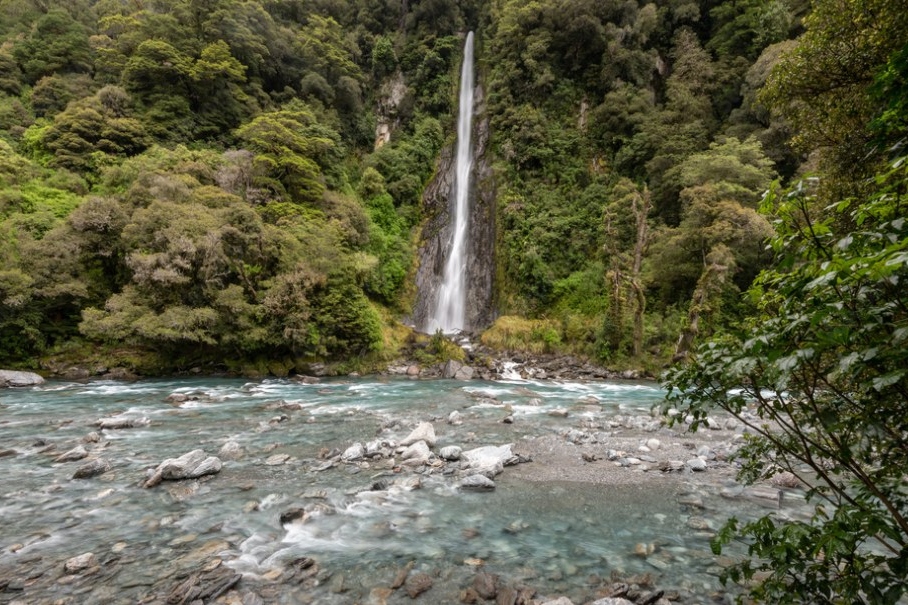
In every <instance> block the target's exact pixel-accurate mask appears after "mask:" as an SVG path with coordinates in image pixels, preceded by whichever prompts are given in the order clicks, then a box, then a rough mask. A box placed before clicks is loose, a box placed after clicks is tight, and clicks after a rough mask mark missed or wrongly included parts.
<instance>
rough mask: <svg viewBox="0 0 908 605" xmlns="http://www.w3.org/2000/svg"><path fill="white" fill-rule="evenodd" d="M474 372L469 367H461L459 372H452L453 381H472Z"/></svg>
mask: <svg viewBox="0 0 908 605" xmlns="http://www.w3.org/2000/svg"><path fill="white" fill-rule="evenodd" d="M475 372H476V370H474V369H473V368H472V367H470V366H462V367H461V368H460V369H459V370H457V371H456V372H454V379H455V380H473V374H474V373H475Z"/></svg>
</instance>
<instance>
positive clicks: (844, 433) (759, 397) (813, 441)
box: [667, 158, 908, 603]
mask: <svg viewBox="0 0 908 605" xmlns="http://www.w3.org/2000/svg"><path fill="white" fill-rule="evenodd" d="M906 166H908V163H906V159H905V158H900V159H899V160H897V161H896V162H895V164H894V165H893V167H892V169H891V170H890V171H888V172H887V173H884V174H880V175H879V176H878V177H877V179H876V184H875V187H874V188H875V191H874V192H873V194H872V195H871V196H870V197H869V198H868V199H866V200H864V199H847V200H843V201H842V202H841V203H840V204H838V205H837V206H836V207H835V208H834V209H833V210H832V212H830V213H829V214H828V215H827V216H824V217H817V216H815V215H814V214H812V212H811V208H812V206H813V203H812V201H811V200H810V195H811V194H810V193H809V190H808V189H804V188H796V189H795V190H793V191H792V192H791V193H790V194H788V195H785V196H781V195H777V196H773V197H770V198H769V199H768V201H767V209H768V210H771V211H772V212H773V213H774V214H775V215H776V216H778V219H777V222H776V229H777V232H778V235H777V237H776V238H774V239H773V242H772V246H773V250H774V252H775V253H776V255H777V264H776V268H775V269H773V270H768V271H765V272H764V273H763V274H761V276H760V277H759V279H758V280H757V282H756V283H755V285H754V287H753V288H752V290H751V292H750V294H751V296H753V297H754V298H755V299H756V300H757V301H758V304H759V306H760V314H759V315H758V316H757V317H755V318H754V319H753V320H752V321H750V322H748V323H747V324H746V325H745V326H742V328H741V329H740V330H735V331H732V332H730V333H728V334H727V335H726V336H725V337H723V338H720V339H717V340H714V341H712V342H710V343H708V344H705V345H703V346H701V347H700V348H699V349H698V351H697V355H696V358H695V360H694V363H693V364H692V365H690V366H688V367H680V368H676V369H674V370H672V371H671V372H670V373H669V374H668V377H667V385H668V388H669V396H668V404H669V405H673V406H675V407H677V408H678V409H679V410H681V411H682V413H684V414H689V415H690V417H691V418H692V419H693V425H692V426H693V427H694V428H696V426H697V425H698V424H699V423H701V422H702V421H703V420H704V419H705V417H706V415H707V414H708V413H709V412H710V410H711V409H713V408H716V407H718V408H720V409H723V410H725V411H727V412H729V413H731V414H732V415H734V416H735V417H737V418H738V419H739V420H740V421H741V422H743V423H744V425H745V426H747V428H748V432H749V435H750V436H749V439H748V441H747V443H746V445H745V447H744V448H743V449H742V450H741V452H740V458H741V460H742V463H743V466H742V470H741V478H742V479H743V480H745V481H747V482H754V481H756V480H759V479H763V478H768V477H771V476H772V475H774V474H775V473H778V472H781V471H788V472H791V473H794V474H795V475H796V476H797V477H798V478H799V479H800V480H801V481H803V482H804V483H805V484H806V485H807V486H808V487H809V490H808V499H809V501H810V502H812V503H813V504H814V514H813V516H812V517H811V519H810V520H809V521H795V520H782V519H778V518H773V517H771V516H769V515H767V516H764V517H763V518H760V519H758V520H756V521H752V522H750V523H746V524H744V525H739V524H738V523H737V522H736V521H734V520H732V521H731V522H730V523H729V524H728V525H727V526H726V528H725V529H724V530H723V531H722V532H721V533H720V536H719V539H718V541H717V547H721V546H722V545H724V544H727V543H728V542H729V541H731V540H732V539H735V538H740V539H743V540H744V541H745V542H746V543H747V544H748V552H749V554H750V555H751V556H752V557H753V559H750V560H745V561H743V562H742V563H740V564H738V565H735V566H733V567H731V568H730V569H728V570H727V571H726V573H725V577H726V579H731V580H734V581H749V580H751V579H753V578H754V577H755V574H756V573H758V572H759V573H763V574H764V579H763V580H762V581H760V582H757V583H756V584H755V585H753V587H752V593H753V596H754V597H756V598H757V599H758V600H761V601H766V602H772V603H800V602H805V601H809V602H818V603H839V602H848V603H895V602H897V601H898V600H899V599H900V598H901V596H902V595H903V594H904V593H905V590H906V586H905V584H904V582H903V580H904V577H905V574H906V572H908V560H906V555H905V553H906V552H908V498H906V494H905V490H904V469H905V468H906V464H908V450H906V448H905V447H904V443H905V439H904V435H905V430H906V426H905V418H906V417H908V409H906V402H908V370H906V361H908V360H906V357H905V347H904V341H905V339H906V338H908V311H906V309H908V298H906V291H905V289H904V287H903V285H902V284H903V282H904V280H905V279H906V278H908V222H906V221H905V219H904V214H905V202H906V200H905V193H904V192H905V185H906V184H908V170H906ZM843 224H848V225H855V228H854V230H844V231H843V229H842V228H841V225H843Z"/></svg>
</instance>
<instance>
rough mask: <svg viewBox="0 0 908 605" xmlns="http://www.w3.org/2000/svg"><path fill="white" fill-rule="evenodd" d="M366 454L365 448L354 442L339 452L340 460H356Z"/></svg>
mask: <svg viewBox="0 0 908 605" xmlns="http://www.w3.org/2000/svg"><path fill="white" fill-rule="evenodd" d="M365 455H366V448H365V447H363V444H362V443H359V442H356V443H354V444H353V445H351V446H350V447H348V448H347V449H346V450H344V453H343V454H341V460H342V461H344V462H355V461H357V460H362V459H363V456H365Z"/></svg>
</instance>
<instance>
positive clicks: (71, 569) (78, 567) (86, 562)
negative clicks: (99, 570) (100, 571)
mask: <svg viewBox="0 0 908 605" xmlns="http://www.w3.org/2000/svg"><path fill="white" fill-rule="evenodd" d="M97 564H98V562H97V560H96V559H95V555H94V554H93V553H90V552H87V553H84V554H81V555H79V556H78V557H73V558H72V559H69V560H68V561H66V563H64V564H63V571H65V572H66V573H79V572H80V571H84V570H86V569H89V568H92V567H94V566H95V565H97Z"/></svg>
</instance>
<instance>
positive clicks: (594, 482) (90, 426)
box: [0, 377, 801, 604]
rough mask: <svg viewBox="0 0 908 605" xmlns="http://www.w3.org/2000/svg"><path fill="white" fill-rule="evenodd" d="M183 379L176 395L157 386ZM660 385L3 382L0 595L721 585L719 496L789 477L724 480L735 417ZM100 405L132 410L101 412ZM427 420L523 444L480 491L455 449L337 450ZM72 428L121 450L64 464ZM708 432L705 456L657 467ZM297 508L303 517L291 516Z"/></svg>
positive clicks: (681, 593)
mask: <svg viewBox="0 0 908 605" xmlns="http://www.w3.org/2000/svg"><path fill="white" fill-rule="evenodd" d="M175 393H176V394H180V395H184V396H185V398H186V400H185V401H180V402H176V403H175V402H173V401H168V400H167V399H168V397H169V396H172V395H173V394H175ZM662 396H663V393H662V391H661V389H660V388H659V387H658V385H655V384H653V383H646V382H591V383H570V382H533V381H516V380H515V381H502V382H482V381H469V382H460V381H453V380H408V379H402V378H400V379H398V378H392V379H386V378H381V377H369V378H355V379H330V380H322V381H319V382H317V383H314V384H305V383H302V382H298V381H293V380H277V379H275V380H263V381H255V382H249V381H244V380H240V379H224V378H197V379H179V380H176V379H171V380H142V381H136V382H111V381H99V382H90V383H69V382H49V383H47V384H45V385H42V386H41V387H35V388H29V389H15V390H13V389H7V390H3V391H0V450H3V452H2V453H3V454H4V456H3V457H2V458H0V460H2V468H3V470H4V475H5V476H4V478H3V484H2V488H0V492H2V501H0V519H2V520H3V521H2V527H0V577H2V578H4V579H5V584H4V583H3V581H0V586H2V587H3V590H2V591H0V603H15V602H18V603H29V604H31V603H63V604H65V603H80V604H81V603H86V604H88V603H99V604H100V603H105V604H107V603H124V604H125V603H139V602H141V603H165V602H167V599H168V596H169V595H171V591H172V590H173V588H174V586H175V585H176V584H178V583H179V581H180V580H182V579H184V578H186V577H188V576H189V575H190V574H192V573H194V572H196V571H198V570H200V569H202V570H207V571H210V570H214V569H216V568H220V569H222V570H230V572H231V573H234V574H238V577H239V578H241V579H239V581H238V582H235V583H234V584H232V585H231V586H230V588H229V590H225V591H224V592H223V594H221V595H220V596H219V597H218V598H217V599H216V600H217V602H223V603H261V602H264V603H307V602H312V603H328V604H333V603H338V604H346V603H369V602H375V603H379V602H387V603H395V602H401V603H402V602H412V601H411V598H410V597H409V596H408V595H407V594H406V592H404V590H397V591H395V590H394V589H393V588H388V587H389V586H390V585H391V584H393V580H394V578H395V576H397V575H398V574H399V573H400V572H401V570H402V569H408V568H409V569H411V573H412V574H416V573H420V574H425V575H426V576H428V577H429V578H431V579H432V587H431V588H430V589H428V591H427V592H425V593H424V594H423V595H422V596H420V597H418V598H419V599H420V600H421V601H422V602H426V603H457V602H460V600H461V598H462V597H463V596H464V595H463V590H464V589H465V588H467V587H469V586H471V582H472V581H473V580H474V578H475V576H476V574H477V572H478V570H482V571H483V572H486V573H490V574H495V575H497V576H499V577H500V581H501V585H502V586H512V587H524V586H525V587H531V588H532V589H533V590H534V591H535V592H536V594H537V596H536V599H537V600H538V601H539V602H545V599H547V598H554V597H556V596H562V595H563V596H567V597H568V598H570V599H572V600H573V602H575V603H584V602H587V601H590V600H592V599H594V598H595V597H596V596H597V595H598V594H601V592H602V590H603V587H605V586H607V585H608V584H609V583H610V582H611V581H616V580H619V579H620V580H623V581H628V580H630V581H634V580H636V581H637V582H638V583H640V584H641V585H643V586H644V587H659V588H661V589H665V590H668V591H669V592H670V593H671V596H673V597H674V598H676V599H678V600H680V601H681V602H686V603H700V602H703V603H706V602H715V599H720V600H726V599H730V597H729V596H728V595H725V594H724V592H723V589H722V587H721V585H720V584H719V581H718V577H717V574H718V572H719V570H720V569H721V565H722V564H725V563H727V559H723V558H717V557H715V556H713V555H712V554H711V553H710V552H709V544H708V540H709V538H710V537H711V536H712V534H713V533H714V531H715V530H716V529H718V527H719V526H720V525H721V523H722V521H723V520H724V519H725V518H726V516H727V515H728V514H730V513H731V512H734V513H735V514H737V515H738V516H739V517H740V516H747V515H750V514H757V513H762V512H764V511H765V507H766V506H767V505H769V506H770V507H771V508H774V509H775V508H778V509H779V514H783V515H792V514H797V512H798V510H799V507H800V506H801V505H800V504H799V502H798V498H797V497H796V496H795V497H791V494H787V495H786V497H785V498H784V499H783V498H782V492H778V493H779V498H780V499H779V500H778V501H776V502H772V501H771V499H770V501H769V502H768V503H767V502H761V501H760V499H759V498H757V499H754V498H741V497H736V495H738V494H740V493H741V491H740V488H737V487H736V486H735V485H734V482H733V475H734V465H733V464H732V463H729V462H726V461H723V459H722V458H723V456H722V452H723V448H726V447H731V444H733V443H734V441H735V438H736V437H735V436H736V435H737V434H738V433H737V431H736V427H734V426H732V425H723V428H721V429H720V430H716V431H708V432H707V434H705V435H701V436H699V437H694V436H690V435H684V434H681V433H679V432H677V430H671V429H668V428H665V427H663V426H661V425H660V421H659V419H658V418H654V417H653V414H652V412H651V410H652V409H653V406H654V405H657V404H658V403H659V402H660V401H661V399H662ZM172 399H173V398H172ZM177 399H183V397H177ZM454 411H456V412H458V414H459V415H460V420H459V422H456V423H453V424H450V423H448V419H449V417H450V415H451V413H452V412H454ZM111 417H116V418H121V419H123V418H128V419H132V420H135V421H136V422H135V423H134V424H136V425H137V426H135V427H133V428H124V429H118V430H99V429H98V428H97V427H96V423H97V421H99V420H100V419H104V418H111ZM503 421H504V422H503ZM420 422H431V423H432V425H433V427H434V429H435V431H436V433H437V436H438V442H437V444H436V445H435V446H434V448H433V450H434V451H435V452H438V451H439V450H440V448H442V447H444V446H448V445H457V446H460V447H462V448H463V449H464V450H468V449H470V448H474V447H479V446H485V445H495V446H500V445H504V444H513V445H512V449H513V450H514V452H515V453H517V454H525V456H524V458H525V459H526V458H531V459H532V461H531V462H524V463H522V464H519V465H517V466H509V467H506V468H505V470H504V472H503V473H502V474H500V475H498V476H497V477H495V482H496V487H495V489H494V490H492V491H486V492H476V491H470V490H466V489H462V488H461V487H460V486H459V477H460V474H459V473H458V472H457V464H456V463H444V462H443V461H441V460H436V459H435V458H434V457H433V463H432V464H429V465H421V466H417V467H407V466H401V464H400V461H399V460H391V459H387V458H373V459H371V460H357V461H354V462H350V463H345V462H343V461H341V460H340V459H339V456H338V454H339V453H340V452H344V451H345V450H346V449H347V448H348V447H350V446H351V445H352V444H354V443H356V442H359V443H366V442H369V441H373V440H385V441H387V442H390V443H392V445H393V444H394V443H395V442H399V441H400V440H402V439H403V438H404V437H406V436H407V434H408V433H409V432H410V430H411V429H412V428H413V427H415V426H416V425H417V424H418V423H420ZM92 432H95V433H97V437H98V440H97V441H94V440H93V439H94V437H93V436H91V435H90V434H91V433H92ZM228 442H229V443H231V444H234V446H239V448H238V449H236V448H235V449H234V452H235V455H234V456H231V457H230V458H225V459H224V460H223V469H222V470H221V472H220V473H218V474H216V475H211V476H207V477H203V478H200V479H194V480H184V481H177V482H164V483H162V484H161V485H158V486H157V487H153V488H150V489H146V488H143V487H142V483H143V481H144V480H145V479H146V478H147V477H148V474H149V469H153V468H154V467H155V466H157V465H158V464H159V463H160V462H161V461H162V460H164V459H165V458H174V457H177V456H180V455H182V454H184V453H186V452H188V451H190V450H194V449H202V450H204V451H205V452H206V453H207V454H209V455H218V453H219V452H220V451H221V449H222V448H223V447H224V445H225V444H226V443H228ZM647 443H648V444H650V445H651V446H653V447H652V448H650V447H647V446H646V444H647ZM80 444H81V445H82V446H83V447H85V449H86V450H87V451H88V453H89V458H86V459H85V460H89V459H91V458H97V457H102V458H104V459H106V460H107V461H109V462H110V464H111V470H109V471H108V472H105V473H103V474H100V475H98V476H95V477H92V478H88V479H73V478H72V477H73V474H74V471H75V469H76V468H78V467H79V465H81V464H83V463H84V462H85V460H80V461H72V462H55V459H56V458H57V457H58V456H59V455H61V454H63V453H64V452H67V451H68V450H70V449H72V448H74V447H76V446H78V445H80ZM704 444H706V445H705V446H704ZM704 447H706V450H704V449H703V448H704ZM698 451H699V452H700V453H701V454H702V458H703V459H704V461H706V462H707V463H708V468H707V470H706V471H704V472H699V473H692V472H691V471H690V469H689V468H686V467H684V468H681V469H675V470H676V472H663V471H662V470H659V465H660V464H662V463H664V462H665V461H666V460H669V459H673V458H678V457H687V458H693V457H695V456H696V454H697V452H698ZM717 452H718V454H719V455H718V456H717V455H716V453H717ZM616 456H617V457H616ZM610 457H611V458H612V459H611V460H610V459H609V458H610ZM231 458H233V459H231ZM663 466H664V465H663ZM297 509H298V510H300V511H305V514H304V515H303V517H302V518H299V517H297V518H295V519H294V520H291V521H289V522H285V523H282V522H281V515H282V514H284V513H286V512H287V511H292V510H297ZM85 553H92V554H93V556H94V559H93V562H92V563H93V565H91V566H90V567H89V568H88V569H87V570H81V571H79V572H75V573H69V572H67V571H65V570H64V564H65V562H66V561H68V560H69V559H71V558H72V557H76V556H78V555H82V554H85ZM300 561H306V563H305V565H302V564H301V563H300ZM302 567H305V569H302ZM291 572H292V573H291ZM214 600H215V599H213V600H212V602H213V601H214Z"/></svg>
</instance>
